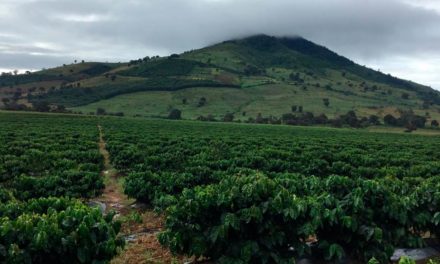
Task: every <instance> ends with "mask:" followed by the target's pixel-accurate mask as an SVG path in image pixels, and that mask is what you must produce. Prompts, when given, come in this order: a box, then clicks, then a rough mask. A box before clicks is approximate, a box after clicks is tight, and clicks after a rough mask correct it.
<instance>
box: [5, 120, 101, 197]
mask: <svg viewBox="0 0 440 264" xmlns="http://www.w3.org/2000/svg"><path fill="white" fill-rule="evenodd" d="M0 122H1V123H2V125H3V126H1V127H0V161H1V162H0V185H4V186H5V187H7V189H8V190H9V191H10V192H11V193H13V194H14V196H15V197H16V198H17V199H19V200H27V199H30V198H38V197H50V196H53V197H58V196H67V197H77V198H80V197H83V198H89V197H94V196H96V195H98V194H99V193H100V192H101V190H102V189H103V188H104V183H103V179H102V177H101V176H100V171H101V168H102V166H103V165H102V163H103V158H102V156H101V154H100V153H99V150H98V147H97V140H98V130H97V128H96V122H93V121H90V120H86V119H79V118H69V117H62V116H52V117H50V116H46V117H45V116H35V115H22V116H20V118H17V117H15V116H13V115H4V114H3V115H0ZM48 124H50V126H51V129H48Z"/></svg>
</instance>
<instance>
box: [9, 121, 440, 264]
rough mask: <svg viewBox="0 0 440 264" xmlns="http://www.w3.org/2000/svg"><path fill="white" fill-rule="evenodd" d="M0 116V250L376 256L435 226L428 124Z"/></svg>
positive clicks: (131, 255)
mask: <svg viewBox="0 0 440 264" xmlns="http://www.w3.org/2000/svg"><path fill="white" fill-rule="evenodd" d="M0 124H1V126H0V143H1V144H0V179H1V185H0V186H1V188H0V191H1V197H0V198H1V201H2V204H1V205H0V229H1V232H0V262H7V263H26V262H27V263H52V262H55V263H56V262H60V261H61V260H62V261H63V262H65V263H91V262H93V261H95V262H96V263H98V262H107V261H110V260H111V259H113V263H171V262H175V263H181V262H185V261H194V260H196V259H198V260H209V261H212V262H216V261H218V262H220V263H292V262H293V260H294V259H296V258H299V257H304V256H309V255H313V256H314V257H315V258H318V259H321V260H323V261H327V262H329V261H340V260H342V259H346V258H349V259H353V260H357V261H361V262H363V263H365V262H367V261H369V260H370V259H371V258H373V257H374V258H376V259H377V260H378V261H379V262H381V263H387V262H388V260H389V258H390V256H391V254H392V253H393V251H394V249H395V248H396V247H421V246H424V244H425V241H426V240H425V238H428V237H432V238H435V237H438V236H439V235H440V233H439V230H440V228H439V226H438V225H439V222H440V161H439V160H440V152H439V151H438V149H439V147H440V140H439V139H440V137H439V136H437V135H429V136H422V135H410V134H397V133H383V131H382V132H381V133H375V132H368V131H365V130H355V129H331V128H318V127H314V128H307V127H293V126H266V125H249V124H226V123H204V122H191V121H165V120H142V119H130V118H115V117H85V116H82V117H78V116H73V115H72V116H69V115H40V114H17V113H0ZM385 132H386V131H385ZM90 202H93V204H98V205H99V206H100V207H101V209H102V210H99V208H94V207H89V206H88V204H90ZM102 207H104V209H103V208H102ZM153 209H154V212H153ZM102 211H103V212H104V214H102V213H101V212H102ZM111 211H115V213H116V214H117V215H116V216H115V217H113V216H114V215H113V214H112V213H111ZM120 225H122V228H120ZM156 237H157V238H156ZM124 239H125V240H126V241H127V243H126V246H125V249H124V250H123V249H122V248H123V244H124V243H123V240H124ZM66 261H67V262H66Z"/></svg>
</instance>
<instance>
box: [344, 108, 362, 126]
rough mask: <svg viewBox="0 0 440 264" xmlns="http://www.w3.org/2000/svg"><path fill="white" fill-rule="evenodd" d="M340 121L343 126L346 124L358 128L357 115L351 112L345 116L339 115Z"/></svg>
mask: <svg viewBox="0 0 440 264" xmlns="http://www.w3.org/2000/svg"><path fill="white" fill-rule="evenodd" d="M340 119H341V121H342V122H343V123H344V124H347V125H349V126H351V127H359V126H360V122H359V120H358V118H357V115H356V113H355V112H354V111H353V110H351V111H348V112H347V114H345V115H341V118H340Z"/></svg>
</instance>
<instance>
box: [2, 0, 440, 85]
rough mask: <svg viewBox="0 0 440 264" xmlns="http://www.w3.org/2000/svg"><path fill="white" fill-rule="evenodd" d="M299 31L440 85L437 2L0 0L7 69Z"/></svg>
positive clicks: (136, 54)
mask: <svg viewBox="0 0 440 264" xmlns="http://www.w3.org/2000/svg"><path fill="white" fill-rule="evenodd" d="M259 33H264V34H268V35H274V36H289V35H292V36H293V35H301V36H303V37H305V38H307V39H309V40H311V41H313V42H316V43H319V44H322V45H324V46H327V47H328V48H330V49H332V50H334V51H336V52H338V53H339V54H341V55H344V56H346V57H348V58H350V59H352V60H354V61H356V62H358V63H360V64H362V65H367V66H369V67H372V68H374V69H380V70H381V71H383V72H386V73H391V74H393V75H395V76H398V77H401V78H404V79H409V80H413V81H417V82H420V83H422V84H426V85H429V86H432V87H434V88H436V89H438V90H440V74H439V73H440V0H0V71H3V70H11V69H41V68H43V67H53V66H57V65H61V64H63V63H69V62H72V61H73V60H74V59H77V60H82V59H84V60H88V61H91V60H93V61H127V60H130V59H135V58H140V57H145V56H152V55H168V54H170V53H177V52H183V51H185V50H189V49H195V48H201V47H203V46H206V45H209V44H213V43H216V42H219V41H223V40H227V39H231V38H236V37H242V36H247V35H252V34H259Z"/></svg>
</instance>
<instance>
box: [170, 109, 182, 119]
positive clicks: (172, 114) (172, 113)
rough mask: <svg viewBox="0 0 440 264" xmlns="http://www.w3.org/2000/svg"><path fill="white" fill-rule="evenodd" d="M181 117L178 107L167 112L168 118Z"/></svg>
mask: <svg viewBox="0 0 440 264" xmlns="http://www.w3.org/2000/svg"><path fill="white" fill-rule="evenodd" d="M181 118H182V111H180V110H179V109H172V110H171V111H170V113H169V114H168V119H174V120H178V119H181Z"/></svg>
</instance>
